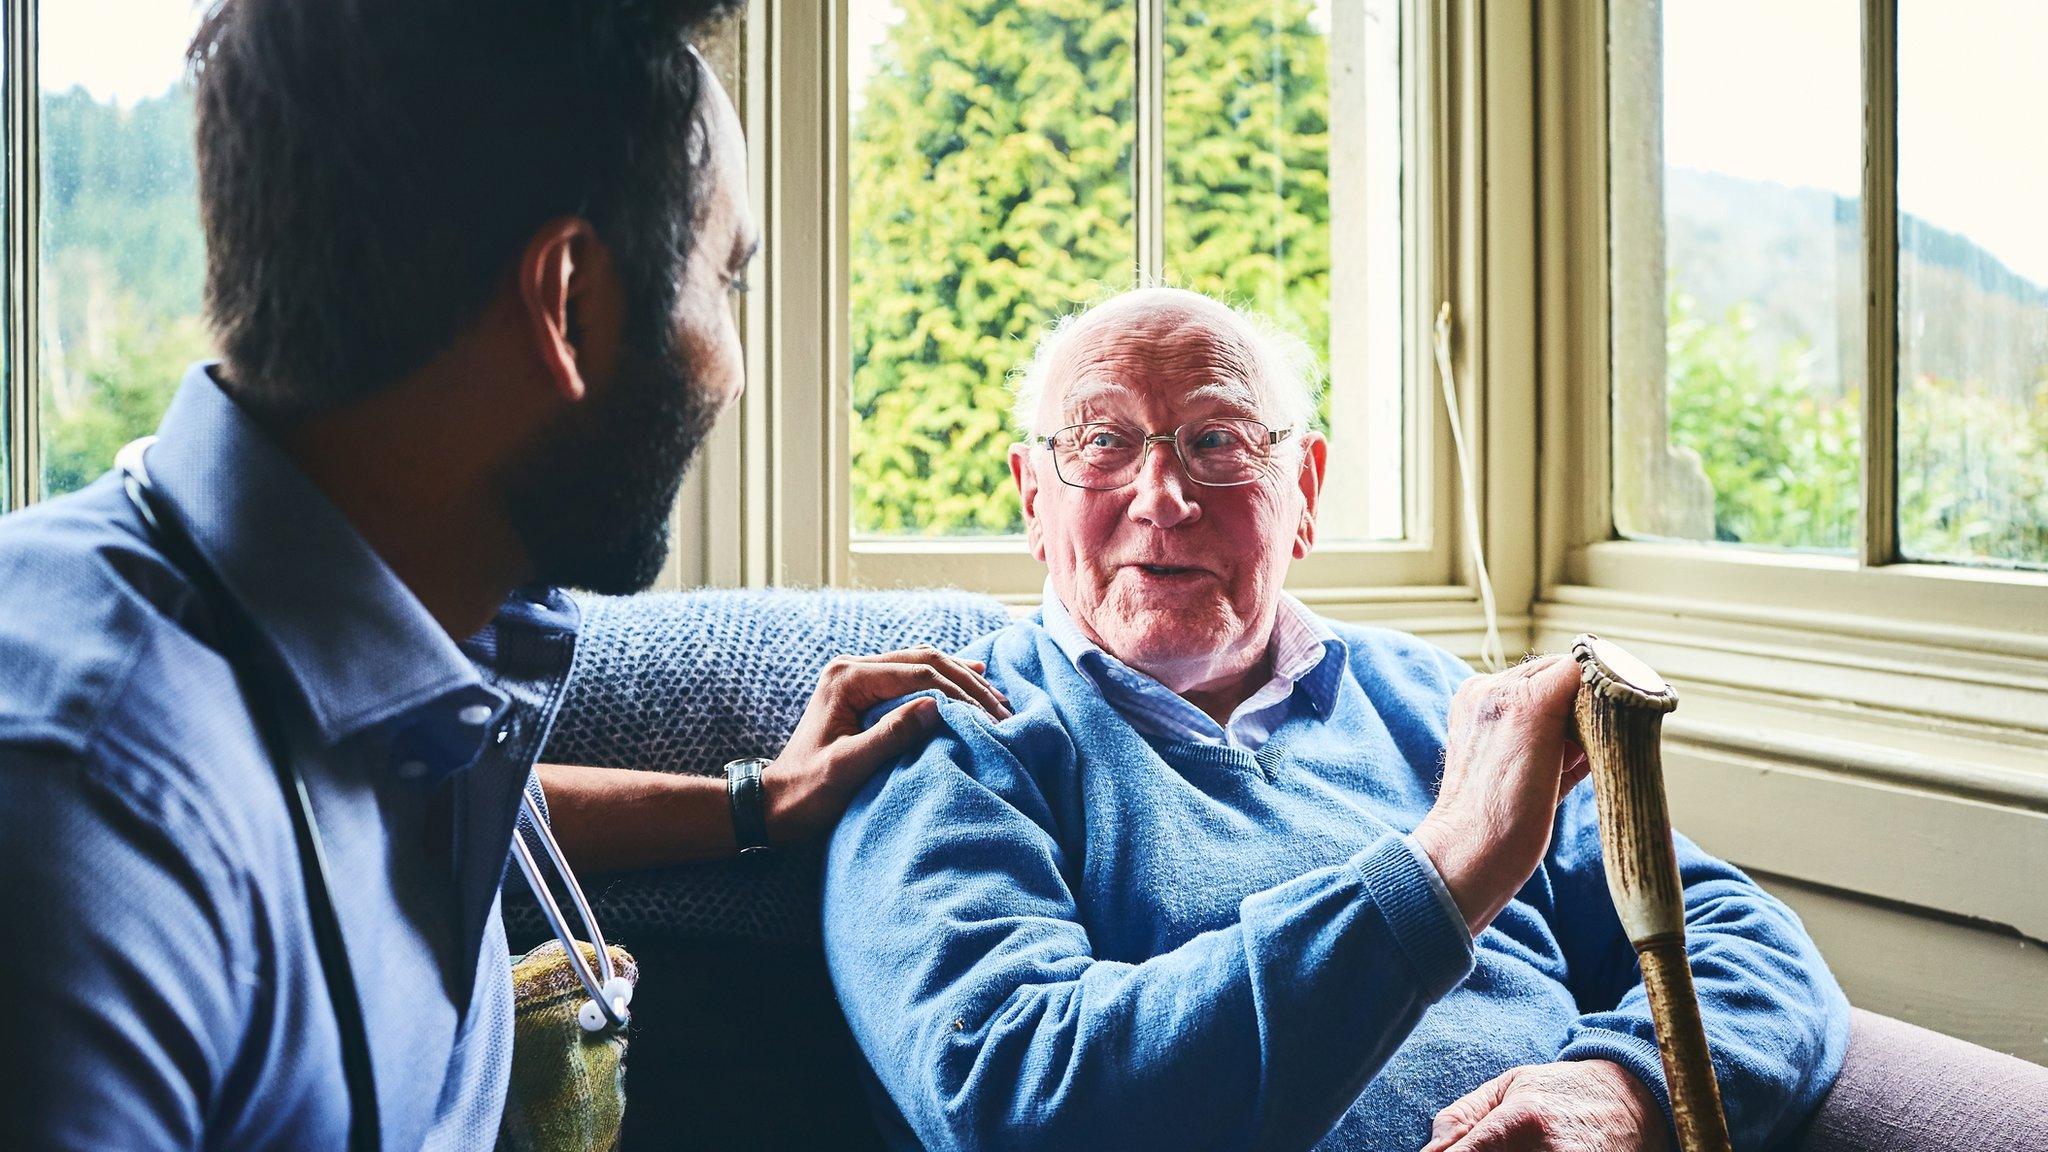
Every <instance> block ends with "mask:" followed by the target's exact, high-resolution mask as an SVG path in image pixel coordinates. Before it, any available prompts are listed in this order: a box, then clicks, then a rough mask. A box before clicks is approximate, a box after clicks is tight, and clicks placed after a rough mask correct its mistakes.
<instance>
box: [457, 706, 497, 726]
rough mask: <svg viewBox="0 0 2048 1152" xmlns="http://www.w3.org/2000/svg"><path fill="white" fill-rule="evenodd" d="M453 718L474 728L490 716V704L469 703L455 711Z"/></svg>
mask: <svg viewBox="0 0 2048 1152" xmlns="http://www.w3.org/2000/svg"><path fill="white" fill-rule="evenodd" d="M455 718H456V719H457V720H460V721H462V722H463V723H464V724H467V725H469V726H470V727H472V728H474V727H476V726H477V725H478V724H482V723H483V722H484V721H486V720H489V719H490V718H491V706H490V705H489V704H471V705H470V706H469V707H467V708H464V709H463V710H462V711H460V712H457V713H456V714H455Z"/></svg>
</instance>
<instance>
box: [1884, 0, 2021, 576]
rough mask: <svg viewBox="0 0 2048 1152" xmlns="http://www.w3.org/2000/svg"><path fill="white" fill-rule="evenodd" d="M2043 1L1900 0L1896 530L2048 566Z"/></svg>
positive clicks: (1926, 548)
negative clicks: (2038, 125)
mask: <svg viewBox="0 0 2048 1152" xmlns="http://www.w3.org/2000/svg"><path fill="white" fill-rule="evenodd" d="M2044 43H2048V7H2043V6H2042V5H2040V4H2038V3H2035V2H2033V0H2009V2H2005V3H2000V2H1997V0H1942V2H1941V3H1939V4H1935V3H1928V2H1924V0H1906V2H1904V3H1901V4H1900V5H1899V542H1900V546H1901V550H1902V551H1903V552H1904V553H1905V554H1906V555H1908V556H1912V557H1916V558H1922V559H1934V560H1958V561H1976V562H1990V563H2005V564H2026V565H2033V566H2048V224H2044V216H2043V214H2042V208H2041V193H2042V190H2043V189H2044V188H2048V152H2044V151H2043V150H2042V149H2041V148H2040V147H2038V146H2037V145H2036V144H2035V143H2034V140H2035V118H2036V115H2037V113H2036V106H2037V105H2038V104H2039V103H2040V97H2039V88H2038V85H2039V83H2040V62H2039V56H2040V46H2041V45H2042V44H2044Z"/></svg>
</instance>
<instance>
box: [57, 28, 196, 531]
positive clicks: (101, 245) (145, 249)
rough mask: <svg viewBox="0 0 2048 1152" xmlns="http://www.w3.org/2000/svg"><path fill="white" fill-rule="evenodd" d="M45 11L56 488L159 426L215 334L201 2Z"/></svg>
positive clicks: (86, 475)
mask: <svg viewBox="0 0 2048 1152" xmlns="http://www.w3.org/2000/svg"><path fill="white" fill-rule="evenodd" d="M38 19H39V21H40V28H39V35H38V51H39V57H38V66H39V68H40V70H41V79H42V86H43V92H42V116H43V129H42V161H43V205H42V270H41V281H40V283H41V287H40V292H41V295H40V299H39V304H40V307H41V323H40V326H41V332H40V333H39V340H40V344H41V361H42V371H41V374H40V385H41V420H42V437H41V439H42V472H43V491H44V494H45V495H50V496H54V495H57V494H59V493H62V492H69V491H71V490H72V489H74V488H78V487H80V486H82V485H84V484H85V483H87V482H89V481H91V480H92V479H93V478H94V477H96V476H98V475H99V474H100V473H101V472H104V471H105V470H106V469H107V467H108V465H110V464H112V463H113V459H114V452H115V451H116V450H117V449H119V448H120V446H121V445H122V444H124V443H126V442H127V441H128V440H130V439H132V438H133V437H136V436H142V435H146V434H148V433H149V432H152V431H154V430H155V428H156V424H157V420H158V418H159V417H161V416H162V415H163V409H164V406H165V405H166V404H168V403H169V402H170V397H171V393H172V392H173V391H175V390H176V388H177V384H178V380H179V378H180V376H181V375H182V374H183V372H184V370H185V368H186V366H187V365H189V364H190V363H191V362H192V361H194V360H199V359H203V358H205V357H206V356H207V355H208V354H209V348H210V343H209V340H208V337H207V333H206V328H205V324H204V321H203V320H202V318H201V302H200V295H201V290H202V287H203V277H204V250H203V247H202V243H201V240H200V232H199V210H198V199H197V195H196V191H195V181H194V175H193V160H192V100H191V94H190V92H189V91H188V89H187V85H186V84H185V83H184V82H183V80H182V78H181V77H182V65H183V61H184V52H185V45H186V43H187V42H188V41H189V40H190V39H191V36H192V31H193V28H194V27H195V26H196V23H197V20H198V13H197V11H195V10H194V9H193V8H192V7H191V6H189V5H185V4H177V3H165V2H164V0H64V2H63V3H61V4H43V5H41V6H40V8H39V9H38ZM110 28H118V29H120V30H121V32H120V34H119V35H118V36H109V35H108V34H107V30H108V29H110Z"/></svg>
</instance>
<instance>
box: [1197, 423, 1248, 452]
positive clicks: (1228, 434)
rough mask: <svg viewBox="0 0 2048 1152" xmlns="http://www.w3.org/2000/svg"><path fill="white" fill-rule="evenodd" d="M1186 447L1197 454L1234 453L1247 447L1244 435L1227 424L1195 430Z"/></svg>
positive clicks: (1206, 426)
mask: <svg viewBox="0 0 2048 1152" xmlns="http://www.w3.org/2000/svg"><path fill="white" fill-rule="evenodd" d="M1188 446H1189V447H1191V448H1193V449H1194V450H1195V451H1197V452H1234V451H1237V450H1239V449H1242V448H1245V447H1247V446H1248V444H1247V441H1246V440H1245V436H1244V433H1243V432H1242V431H1241V430H1239V429H1238V428H1236V427H1234V426H1232V425H1229V424H1209V425H1205V426H1203V427H1201V428H1198V429H1196V430H1195V434H1194V435H1193V436H1191V437H1189V438H1188Z"/></svg>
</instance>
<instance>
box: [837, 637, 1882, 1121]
mask: <svg viewBox="0 0 2048 1152" xmlns="http://www.w3.org/2000/svg"><path fill="white" fill-rule="evenodd" d="M1332 627H1333V628H1334V629H1335V630H1336V632H1337V634H1338V635H1339V637H1341V638H1342V639H1343V640H1344V641H1345V643H1346V644H1347V645H1348V646H1349V658H1348V662H1347V663H1345V664H1338V663H1336V662H1335V661H1331V662H1329V663H1328V664H1327V665H1326V669H1328V670H1329V672H1330V674H1332V675H1341V676H1342V682H1341V683H1340V684H1339V685H1338V690H1337V691H1336V693H1335V694H1334V697H1333V700H1334V702H1333V703H1332V705H1331V706H1330V709H1329V712H1328V714H1327V715H1321V714H1318V711H1317V709H1316V707H1315V705H1314V703H1313V700H1312V699H1311V694H1310V693H1307V692H1303V691H1299V690H1298V691H1297V692H1296V694H1295V698H1294V707H1293V710H1292V712H1291V714H1290V716H1289V717H1288V719H1286V720H1285V721H1284V722H1283V723H1282V724H1281V725H1280V726H1279V728H1278V729H1276V730H1275V732H1274V733H1273V736H1272V737H1271V739H1270V740H1269V741H1268V743H1267V744H1266V745H1265V746H1264V748H1263V749H1262V750H1261V751H1260V752H1259V753H1258V754H1257V755H1256V756H1254V755H1251V754H1248V753H1246V752H1244V751H1243V750H1241V749H1236V748H1231V747H1221V746H1215V745H1205V744H1199V743H1188V744H1171V745H1161V746H1155V745H1154V744H1152V743H1149V742H1147V741H1146V740H1145V739H1144V738H1143V737H1141V736H1139V735H1138V733H1137V732H1135V731H1134V730H1133V729H1132V728H1131V726H1130V725H1129V724H1127V723H1125V722H1124V721H1123V719H1122V718H1121V717H1120V716H1118V715H1117V713H1116V712H1115V711H1114V710H1112V709H1110V708H1109V707H1108V705H1107V704H1106V703H1105V702H1104V701H1103V700H1102V698H1101V696H1100V695H1098V694H1097V692H1096V691H1095V690H1094V689H1093V687H1092V686H1091V685H1090V684H1089V683H1088V681H1087V680H1086V679H1085V678H1084V677H1082V676H1081V675H1080V673H1078V672H1077V671H1076V670H1075V669H1074V667H1073V665H1072V664H1070V663H1069V662H1068V661H1067V659H1066V657H1065V656H1064V655H1062V654H1061V652H1060V651H1059V649H1058V648H1057V647H1055V646H1054V644H1053V643H1052V641H1051V640H1050V638H1048V637H1047V635H1046V633H1045V631H1044V629H1043V628H1042V627H1041V626H1040V625H1039V624H1038V622H1037V621H1035V620H1031V621H1022V622H1018V623H1016V624H1013V625H1011V626H1009V627H1007V628H1005V629H1003V630H1002V631H1000V632H997V633H995V634H994V635H992V636H990V637H987V638H984V639H983V640H981V641H978V642H976V643H975V644H974V645H973V646H972V647H971V648H969V649H968V655H969V656H970V657H972V658H977V659H985V660H987V661H988V668H989V676H990V678H991V679H992V680H993V681H994V682H995V683H996V685H997V686H998V687H1000V688H1001V689H1002V690H1003V691H1004V692H1005V693H1007V694H1008V696H1009V697H1010V700H1011V703H1012V705H1013V707H1014V710H1015V715H1014V716H1012V717H1011V718H1010V719H1008V720H1005V721H1003V722H1001V723H996V722H994V721H991V720H990V719H989V718H988V717H987V716H986V715H985V714H983V713H982V712H980V711H979V710H978V709H974V708H970V707H967V706H964V705H956V704H953V703H950V702H948V703H946V704H945V705H944V706H943V707H942V709H941V720H942V723H941V725H940V727H939V729H938V731H937V732H936V733H935V735H934V738H933V739H932V741H931V742H930V744H929V745H928V746H927V747H926V748H925V749H924V750H923V751H922V752H921V753H918V754H916V755H913V756H911V757H909V758H907V759H906V760H905V761H904V762H903V763H901V764H899V765H897V766H896V767H895V769H894V770H893V771H889V772H885V773H883V774H881V775H879V776H878V777H877V778H876V779H875V780H873V781H871V782H870V784H869V785H868V787H867V788H866V789H865V790H864V791H863V792H862V793H861V795H860V796H859V797H858V799H857V800H856V801H855V802H854V804H853V806H852V808H851V809H850V810H849V811H848V813H847V815H846V818H845V820H844V821H843V822H842V823H841V824H840V826H839V828H838V831H837V832H836V833H835V835H834V836H833V839H832V843H831V847H830V851H829V854H828V858H827V871H826V884H825V906H824V918H825V942H826V953H827V958H828V961H829V963H830V966H831V972H832V979H833V982H834V985H835V987H836V989H837V991H838V994H839V998H840V1002H841V1004H842V1006H843V1007H844V1008H845V1010H846V1015H847V1019H848V1021H849V1022H850V1023H851V1025H852V1028H853V1033H854V1036H855V1037H856V1039H858V1041H859V1043H860V1046H861V1049H862V1051H863V1052H864V1053H865V1055H866V1057H867V1060H868V1064H869V1066H870V1068H871V1070H872V1073H873V1075H874V1077H875V1080H876V1085H877V1087H878V1088H879V1091H878V1092H876V1093H875V1098H876V1102H877V1110H878V1112H879V1113H880V1114H881V1119H882V1122H883V1125H884V1129H885V1131H887V1132H888V1133H889V1134H890V1138H891V1141H892V1143H893V1144H894V1145H895V1146H897V1147H916V1146H918V1145H919V1144H922V1145H925V1146H929V1147H934V1148H953V1147H959V1148H1010V1147H1017V1148H1036V1149H1095V1148H1174V1149H1193V1148H1232V1149H1235V1148H1260V1149H1298V1148H1309V1147H1317V1148H1331V1149H1334V1148H1361V1149H1363V1148H1389V1149H1413V1148H1417V1147H1420V1146H1421V1145H1422V1144H1423V1143H1424V1142H1425V1141H1426V1140H1427V1139H1428V1134H1429V1124H1430V1120H1431V1118H1432V1116H1434V1114H1435V1113H1436V1111H1437V1110H1438V1109H1440V1108H1442V1107H1443V1106H1444V1105H1446V1104H1448V1103H1450V1102H1451V1101H1452V1100H1455V1099H1456V1098H1458V1097H1459V1096H1461V1095H1463V1094H1464V1093H1466V1092H1467V1091H1469V1090H1471V1089H1472V1088H1474V1087H1476V1086H1478V1085H1479V1084H1481V1083H1483V1082H1484V1081H1486V1080H1488V1079H1490V1078H1492V1077H1493V1076H1495V1075H1497V1074H1499V1073H1500V1072H1503V1071H1505V1070H1507V1069H1508V1068H1511V1067H1514V1066H1517V1065H1522V1064H1534V1063H1543V1062H1547V1061H1552V1060H1558V1059H1590V1058H1604V1059H1609V1060H1613V1061H1616V1062H1618V1063H1620V1064H1622V1065H1624V1066H1626V1067H1627V1068H1629V1069H1630V1070H1631V1071H1633V1072H1634V1073H1635V1074H1636V1075H1637V1076H1638V1077H1640V1078H1641V1079H1642V1080H1643V1081H1644V1082H1645V1083H1647V1084H1649V1085H1650V1086H1651V1089H1652V1091H1653V1092H1655V1093H1656V1094H1657V1095H1659V1096H1660V1098H1661V1097H1662V1096H1663V1094H1664V1083H1663V1075H1662V1070H1661V1068H1660V1066H1659V1062H1658V1057H1657V1050H1656V1048H1655V1046H1654V1045H1653V1043H1652V1037H1653V1031H1652V1027H1651V1024H1650V1019H1649V1015H1648V1009H1647V1007H1646V1004H1645V1000H1644V996H1643V992H1642V989H1641V987H1640V985H1639V983H1638V980H1639V977H1638V974H1637V971H1636V967H1635V958H1634V953H1633V951H1632V950H1631V949H1630V947H1629V944H1628V941H1627V939H1626V938H1625V936H1624V935H1623V933H1622V930H1621V926H1620V924H1619V923H1618V921H1617V920H1616V918H1615V915H1614V911H1613V908H1612V905H1611V903H1610V901H1609V897H1608V894H1607V890H1606V881H1605V878H1604V876H1603V874H1602V871H1601V864H1600V857H1599V840H1598V832H1597V828H1596V825H1595V822H1594V820H1595V815H1594V804H1593V796H1592V791H1591V788H1590V786H1582V787H1580V788H1579V789H1578V790H1576V791H1575V792H1574V793H1573V794H1572V795H1571V796H1569V797H1568V798H1567V799H1566V801H1565V803H1564V804H1563V805H1562V806H1561V807H1560V810H1559V812H1558V816H1557V823H1556V829H1555V840H1554V843H1553V846H1552V848H1551V851H1550V854H1549V856H1548V857H1547V858H1546V859H1545V861H1544V862H1543V864H1542V866H1541V867H1540V868H1539V869H1538V870H1537V872H1536V874H1535V875H1534V876H1533V877H1532V878H1531V879H1530V881H1529V883H1528V884H1527V885H1526V886H1525V887H1524V888H1523V889H1522V891H1521V892H1520V894H1519V896H1518V897H1517V899H1516V900H1515V901H1514V902H1513V903H1511V904H1510V905H1509V906H1508V907H1507V909H1506V910H1505V911H1504V912H1502V913H1501V915H1500V916H1499V917H1498V918H1497V919H1495V920H1494V922H1493V924H1492V925H1491V926H1490V927H1489V928H1487V929H1486V930H1485V931H1484V932H1483V933H1481V934H1480V936H1479V938H1478V939H1477V940H1476V941H1475V940H1473V939H1472V938H1471V937H1470V936H1469V935H1468V934H1467V933H1466V931H1465V928H1464V926H1463V924H1462V923H1461V922H1459V921H1457V920H1456V919H1455V918H1453V917H1452V916H1450V915H1449V914H1448V913H1447V911H1446V909H1445V907H1444V905H1443V903H1442V902H1440V901H1439V900H1438V899H1437V898H1436V896H1435V894H1434V892H1433V891H1432V889H1431V887H1430V877H1429V874H1428V873H1427V872H1426V871H1425V869H1426V868H1427V867H1428V865H1427V864H1426V863H1425V862H1424V861H1423V860H1421V859H1420V858H1419V857H1418V856H1417V854H1416V853H1415V851H1414V849H1412V848H1411V847H1410V845H1409V844H1408V842H1407V840H1406V838H1405V835H1404V834H1405V833H1406V832H1408V831H1410V830H1412V829H1413V828H1414V826H1415V825H1416V824H1417V823H1418V822H1419V821H1420V820H1421V819H1422V816H1423V814H1424V813H1426V812H1427V811H1428V810H1429V806H1430V803H1431V798H1432V795H1433V786H1434V783H1435V780H1436V777H1437V775H1438V772H1439V770H1440V765H1441V763H1442V753H1443V745H1444V726H1445V719H1446V715H1447V711H1448V706H1449V703H1450V697H1451V694H1452V692H1453V690H1454V688H1455V687H1456V685H1457V683H1458V682H1459V681H1460V680H1461V679H1462V678H1464V677H1465V676H1467V675H1469V672H1468V670H1467V669H1466V668H1465V667H1464V666H1463V665H1461V664H1459V663H1458V662H1457V661H1456V660H1454V659H1452V658H1451V657H1449V656H1447V655H1444V654H1443V653H1441V652H1439V651H1437V650H1436V649H1433V648H1431V647H1429V646H1428V645H1425V644H1423V643H1422V642H1420V641H1417V640H1415V639H1413V638H1411V637H1407V636H1403V635H1400V634H1397V633H1392V632H1386V631H1380V630H1369V629H1362V628H1355V627H1350V626H1346V625H1342V624H1333V625H1332ZM1319 671H1320V670H1319ZM1678 855H1679V863H1680V871H1681V877H1682V880H1683V882H1684V885H1685V895H1686V907H1687V917H1686V919H1687V932H1688V944H1689V948H1690V951H1691V956H1692V963H1693V970H1694V974H1695V978H1696V980H1697V983H1698V986H1699V992H1700V997H1701V1002H1702V1008H1703V1011H1704V1015H1705V1017H1706V1022H1707V1031H1708V1037H1709V1042H1710V1044H1711V1046H1712V1049H1713V1053H1714V1063H1715V1067H1716V1070H1717V1071H1718V1072H1719V1074H1720V1079H1721V1090H1722V1093H1723V1098H1724V1101H1725V1104H1726V1106H1727V1111H1728V1118H1729V1123H1730V1128H1731V1129H1732V1131H1733V1133H1734V1136H1735V1143H1736V1146H1737V1147H1739V1148H1758V1147H1763V1146H1765V1145H1766V1144H1767V1143H1769V1142H1772V1141H1774V1140H1776V1139H1777V1138H1779V1137H1781V1136H1783V1135H1784V1134H1785V1133H1787V1132H1788V1131H1789V1130H1790V1129H1791V1128H1792V1127H1793V1126H1794V1125H1796V1124H1797V1123H1798V1122H1799V1120H1800V1119H1802V1118H1803V1117H1804V1116H1805V1114H1806V1113H1807V1112H1808V1111H1810V1110H1811V1108H1812V1107H1813V1106H1814V1105H1815V1104H1816V1103H1817V1102H1818V1101H1819V1099H1820V1097H1821V1095H1822V1093H1824V1092H1825V1091H1826V1089H1827V1087H1828V1086H1829V1084H1831V1083H1832V1082H1833V1079H1834V1076H1835V1073H1836V1072H1837V1070H1838V1069H1839V1068H1840V1066H1841V1061H1842V1055H1843V1051H1844V1049H1845V1048H1846V1046H1847V1043H1848V1004H1847V1002H1846V1001H1845V1000H1844V998H1843V996H1842V993H1841V991H1840V989H1839V988H1838V987H1837V986H1836V984H1835V982H1834V979H1833V978H1832V977H1831V976H1830V975H1829V973H1828V971H1827V968H1826V966H1825V965H1824V964H1823V963H1822V961H1821V958H1820V956H1819V954H1818V953H1817V952H1816V951H1815V949H1814V946H1813V944H1812V942H1811V941H1810V940H1809V939H1808V938H1807V935H1806V933H1805V931H1804V930H1803V929H1802V928H1801V926H1800V924H1799V921H1798V920H1797V918H1796V917H1794V916H1793V914H1792V913H1791V912H1790V911H1789V910H1788V909H1786V908H1785V907H1784V906H1783V905H1782V904H1780V903H1778V902H1777V901H1776V900H1774V899H1772V898H1771V897H1770V896H1768V895H1766V894H1765V893H1764V892H1762V891H1761V890H1760V889H1758V888H1757V887H1756V886H1755V885H1754V884H1753V883H1751V882H1750V881H1749V879H1748V878H1746V877H1745V876H1743V875H1742V874H1741V873H1740V872H1738V871H1737V870H1736V869H1734V868H1733V867H1731V866H1729V865H1727V864H1724V863H1721V862H1719V861H1717V860H1714V859H1712V858H1711V857H1708V856H1707V855H1705V854H1704V853H1702V852H1701V851H1700V850H1699V849H1698V848H1696V847H1695V846H1694V845H1692V844H1691V843H1690V842H1689V841H1686V840H1684V839H1683V838H1681V839H1680V840H1679V842H1678Z"/></svg>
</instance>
